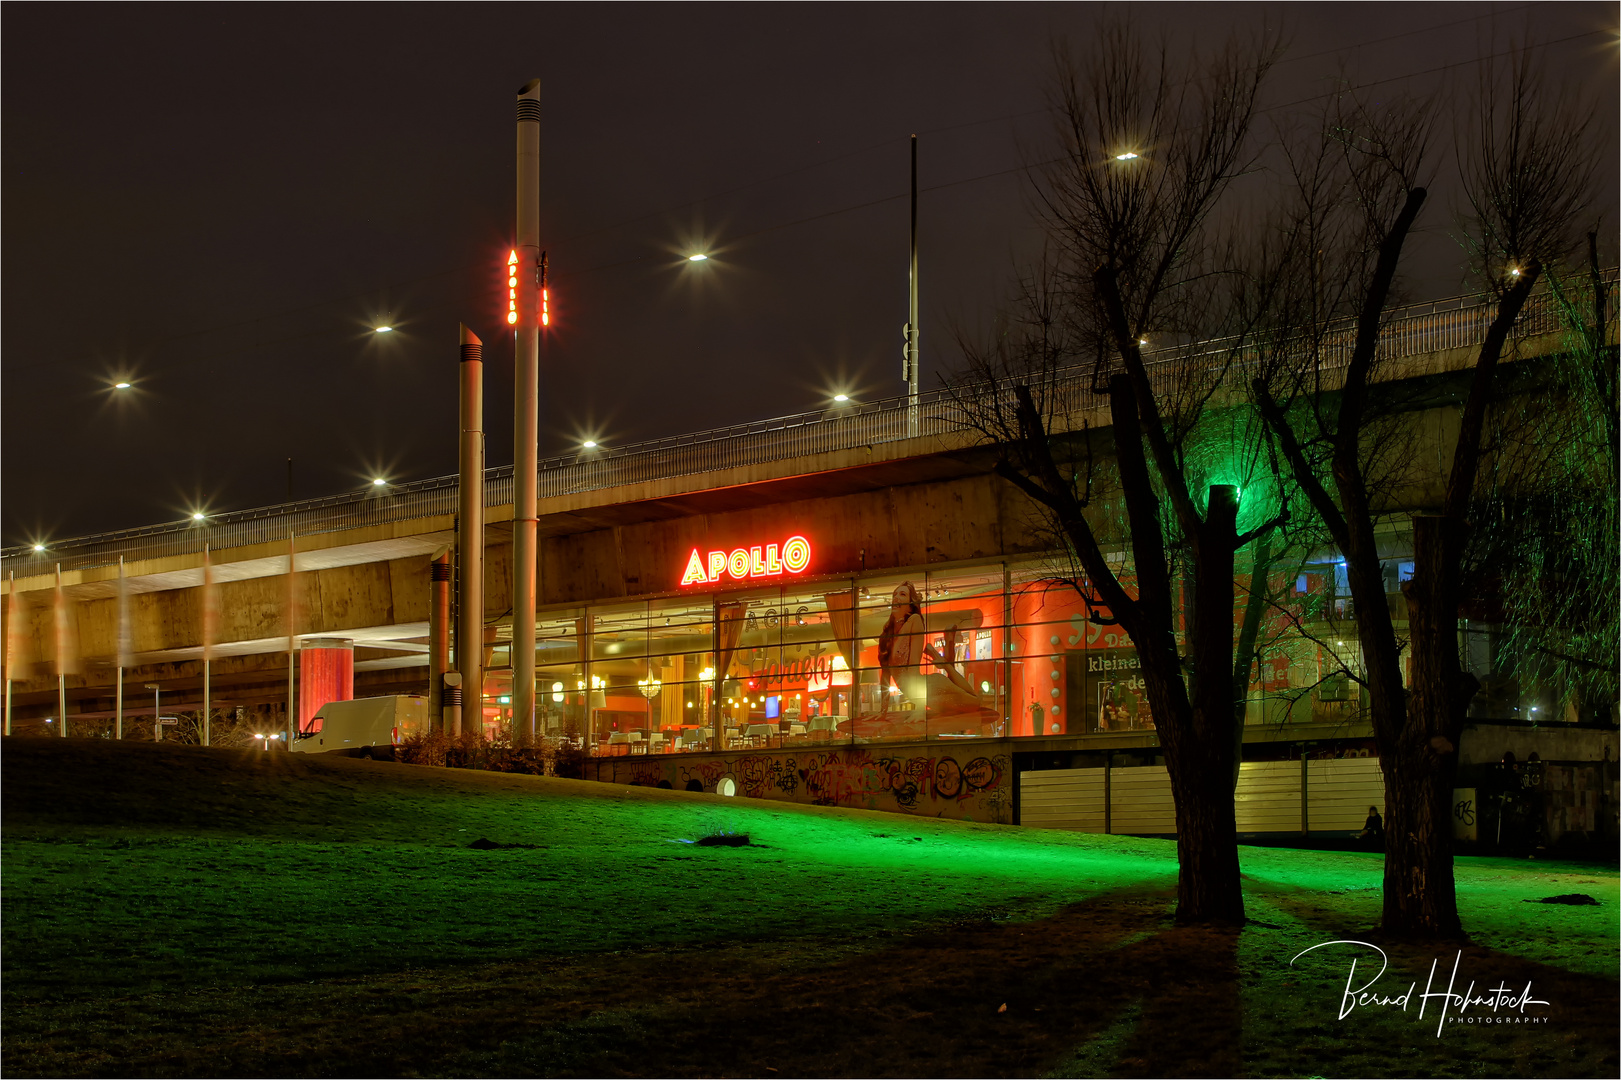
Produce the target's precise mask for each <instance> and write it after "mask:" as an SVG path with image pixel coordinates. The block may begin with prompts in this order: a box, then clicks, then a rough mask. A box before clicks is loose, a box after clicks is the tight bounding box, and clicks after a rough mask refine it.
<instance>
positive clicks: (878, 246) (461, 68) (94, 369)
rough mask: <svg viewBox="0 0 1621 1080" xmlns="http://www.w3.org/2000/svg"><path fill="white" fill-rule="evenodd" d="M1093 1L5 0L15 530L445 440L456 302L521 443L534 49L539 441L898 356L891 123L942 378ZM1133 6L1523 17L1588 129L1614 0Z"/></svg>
mask: <svg viewBox="0 0 1621 1080" xmlns="http://www.w3.org/2000/svg"><path fill="white" fill-rule="evenodd" d="M1114 10H1116V11H1119V10H1124V9H1123V8H1122V7H1118V6H1117V7H1116V8H1115V9H1114ZM1100 11H1101V8H1100V6H1097V5H1087V4H1077V5H1069V6H1063V7H1049V6H1010V5H987V4H979V5H971V4H958V5H950V6H938V7H937V6H931V5H904V6H902V5H893V6H889V5H840V6H831V5H828V6H777V5H772V6H751V5H724V6H679V5H658V6H647V7H643V6H635V5H578V6H565V5H536V4H524V5H518V4H511V5H490V6H473V5H467V6H462V5H430V4H417V5H398V6H395V5H383V4H372V5H228V6H216V5H202V4H196V5H133V4H131V5H117V6H95V5H81V4H30V5H19V4H14V5H9V6H8V7H7V8H6V12H5V22H4V28H5V39H4V40H5V43H4V54H3V55H4V71H3V80H4V82H3V86H4V106H3V108H4V114H3V115H4V131H3V135H0V138H3V151H4V169H5V179H6V185H5V190H4V196H5V206H4V209H5V230H4V274H5V277H4V286H5V309H4V313H5V320H4V327H3V334H4V336H3V345H4V353H3V391H4V397H3V408H4V415H3V420H4V426H3V438H4V442H3V452H4V461H3V467H4V473H3V481H4V490H3V506H0V509H3V522H0V531H3V535H4V540H5V543H7V544H17V543H22V542H26V541H32V540H34V539H36V538H37V539H46V540H49V539H61V538H64V537H68V536H75V535H81V534H85V533H91V532H97V531H102V530H107V529H117V528H125V527H130V526H138V525H144V524H149V523H154V522H159V521H167V520H174V519H177V518H180V517H182V516H184V514H185V513H187V512H189V511H190V510H191V509H194V508H203V509H207V510H210V511H222V510H235V509H245V508H249V507H254V506H261V505H265V504H269V503H274V502H279V501H281V500H282V499H283V498H285V496H286V494H287V490H286V485H287V473H286V459H287V458H288V457H292V458H293V459H294V460H295V464H294V488H293V494H294V496H295V497H298V498H305V497H310V496H316V495H324V494H331V493H335V492H340V491H344V490H353V489H356V488H359V487H361V486H362V485H364V484H365V483H367V482H368V481H369V479H370V478H371V477H372V476H377V475H381V476H385V477H387V478H389V479H390V480H394V481H408V480H415V479H423V478H427V477H431V476H439V475H444V474H448V473H452V472H454V471H455V469H456V437H455V421H456V358H457V351H456V324H457V323H458V322H461V321H465V322H466V323H468V324H469V325H470V326H471V327H472V328H473V329H474V330H475V331H477V332H478V333H480V334H481V335H482V336H483V337H484V338H485V341H486V345H487V348H486V377H487V379H488V394H489V398H488V403H487V412H486V428H487V429H488V431H489V433H490V434H489V461H490V463H491V464H492V465H499V464H507V463H510V462H511V460H512V450H511V446H512V435H511V425H512V420H511V416H512V413H511V408H512V405H511V384H512V371H511V356H512V347H511V335H510V333H508V332H502V331H500V330H499V329H498V327H499V326H500V325H501V324H500V313H501V310H502V309H501V304H502V297H501V294H500V293H499V292H498V291H497V290H498V282H497V267H498V266H499V265H500V262H501V260H502V259H503V258H504V256H505V252H506V250H507V249H506V245H507V244H508V241H509V239H510V233H511V228H512V216H513V200H514V195H513V189H512V185H513V156H514V124H513V96H514V93H515V92H516V90H517V89H518V87H519V86H520V85H521V84H523V83H524V82H525V81H526V80H527V79H529V78H531V77H533V76H537V75H538V76H539V77H540V78H541V79H542V93H543V117H544V123H543V129H542V170H543V178H542V192H541V200H542V221H543V226H542V228H543V231H542V243H543V245H545V246H546V247H547V248H548V250H549V255H550V262H551V266H552V287H553V311H554V313H555V320H554V332H553V333H552V335H551V340H550V341H549V343H548V344H547V345H545V346H543V351H542V356H541V365H542V371H541V382H542V390H541V394H542V396H541V432H542V434H541V452H542V454H543V455H551V454H559V453H564V452H572V451H573V450H574V449H575V448H576V447H577V446H578V444H579V441H580V440H581V439H582V438H586V437H594V438H596V439H598V440H599V441H601V442H603V443H604V444H606V445H615V444H623V443H626V442H631V441H636V440H641V439H648V438H656V437H659V436H663V435H671V434H677V433H680V432H686V431H694V430H698V429H702V428H708V427H714V426H719V425H726V424H732V423H736V422H740V421H746V420H751V419H759V418H764V417H770V416H777V415H782V414H785V413H792V412H798V411H801V410H805V409H812V408H819V407H821V406H823V405H824V404H825V403H826V402H827V400H828V398H829V396H830V395H831V394H832V393H834V392H836V391H839V390H844V391H847V392H849V393H851V394H852V395H854V396H856V397H857V398H858V399H860V400H872V399H875V398H881V397H889V396H892V395H895V394H898V393H900V392H902V390H903V389H904V386H903V384H902V383H901V382H900V344H901V335H900V328H901V324H902V323H903V322H904V321H905V319H906V295H907V282H906V270H907V244H908V224H907V199H906V190H907V183H908V146H907V137H908V136H909V135H910V134H911V133H913V132H916V133H917V134H918V135H919V145H920V150H919V158H920V170H921V178H920V186H921V188H922V191H923V193H922V196H921V199H920V207H921V208H920V229H921V233H922V242H921V248H922V250H921V272H920V282H921V288H922V310H923V316H922V342H921V344H922V355H923V373H924V382H925V385H926V386H928V385H935V384H936V383H937V382H938V380H939V378H940V377H941V375H943V374H945V373H947V372H949V371H950V370H951V369H952V368H954V367H955V366H956V365H957V364H958V362H959V360H958V356H957V354H956V350H955V349H954V348H953V347H952V345H951V334H950V327H951V326H952V324H953V322H954V321H955V322H957V323H959V324H966V325H973V324H975V323H976V322H983V321H984V320H986V319H987V318H988V317H989V315H990V314H991V312H992V311H993V310H994V309H995V307H996V305H997V303H998V302H999V300H1000V299H1001V298H1002V297H1003V296H1005V294H1006V291H1007V283H1008V280H1009V277H1010V272H1011V269H1012V267H1013V265H1014V264H1015V262H1016V261H1018V260H1019V259H1021V258H1023V257H1025V256H1027V255H1028V254H1029V253H1030V252H1032V251H1033V250H1035V248H1036V246H1037V245H1038V244H1039V234H1038V233H1037V232H1036V231H1035V230H1034V228H1033V227H1032V226H1031V224H1030V216H1029V211H1028V196H1029V190H1030V188H1029V179H1028V176H1027V175H1026V173H1025V172H1024V171H1023V170H1022V169H1021V166H1022V165H1023V164H1025V163H1027V162H1031V161H1039V160H1041V159H1042V158H1043V157H1045V156H1047V154H1046V153H1045V151H1046V149H1047V148H1048V147H1049V146H1051V145H1052V144H1051V142H1050V139H1049V136H1048V132H1049V131H1050V117H1049V116H1048V114H1047V113H1046V112H1045V111H1044V109H1043V103H1044V97H1043V77H1044V75H1045V74H1046V72H1047V71H1048V69H1049V65H1048V56H1049V51H1048V50H1049V42H1050V41H1051V40H1052V38H1053V37H1054V36H1069V37H1071V38H1074V39H1080V38H1083V37H1084V36H1085V35H1086V34H1087V33H1088V32H1089V30H1090V28H1091V27H1092V26H1093V25H1094V20H1095V19H1096V17H1097V16H1098V14H1099V13H1100ZM1135 11H1136V14H1137V16H1138V18H1139V19H1140V21H1141V22H1142V24H1143V25H1144V26H1145V28H1149V29H1158V28H1159V27H1161V26H1164V27H1166V28H1169V29H1171V30H1172V31H1173V33H1177V34H1197V35H1199V36H1201V37H1203V38H1205V39H1207V40H1213V39H1215V38H1219V37H1220V36H1223V35H1225V34H1226V33H1227V32H1228V31H1229V30H1231V29H1239V30H1244V29H1248V28H1253V27H1257V26H1259V25H1261V24H1262V22H1263V21H1265V20H1271V21H1272V22H1274V23H1275V22H1277V21H1278V20H1280V19H1281V20H1282V21H1283V24H1284V25H1285V26H1286V27H1287V28H1288V29H1289V32H1290V40H1291V45H1290V50H1289V53H1288V55H1287V61H1286V62H1285V63H1284V64H1283V65H1282V66H1281V67H1280V68H1279V69H1278V72H1277V77H1276V79H1275V82H1274V84H1273V85H1272V88H1271V90H1270V92H1269V100H1270V101H1271V102H1272V103H1274V104H1285V103H1288V102H1293V101H1297V100H1300V99H1303V98H1310V97H1312V96H1313V95H1319V94H1322V93H1323V92H1325V91H1327V90H1329V89H1330V88H1331V87H1332V86H1333V85H1334V80H1335V78H1336V76H1337V75H1338V73H1339V72H1340V71H1341V70H1344V71H1345V72H1347V73H1349V74H1350V75H1351V77H1352V79H1353V81H1354V82H1356V83H1358V84H1362V85H1365V86H1367V87H1368V88H1369V89H1370V91H1376V92H1377V93H1387V92H1388V93H1396V92H1406V93H1410V94H1417V95H1426V96H1427V95H1436V97H1435V100H1436V101H1437V103H1438V106H1437V107H1440V108H1450V107H1452V106H1450V105H1448V104H1446V102H1448V101H1450V100H1453V98H1449V97H1448V96H1447V95H1448V94H1449V93H1450V94H1452V95H1454V96H1455V95H1456V94H1457V93H1459V92H1462V91H1466V90H1467V89H1468V88H1469V87H1470V86H1472V85H1473V83H1474V81H1475V79H1476V78H1477V73H1476V68H1475V67H1474V66H1473V65H1472V64H1470V63H1468V62H1469V61H1471V60H1473V59H1474V58H1476V57H1479V56H1481V55H1483V54H1486V53H1490V52H1493V51H1500V50H1502V49H1503V48H1505V47H1506V46H1507V45H1508V43H1509V42H1510V40H1511V39H1518V38H1521V37H1523V36H1524V35H1525V33H1526V30H1527V19H1528V18H1531V19H1532V21H1531V23H1530V31H1531V34H1532V37H1533V39H1534V40H1538V41H1542V42H1546V43H1548V44H1547V45H1546V46H1545V49H1544V51H1545V52H1546V54H1547V56H1548V59H1549V60H1550V61H1551V62H1552V63H1551V68H1552V70H1554V71H1555V72H1558V73H1562V74H1569V75H1571V76H1573V77H1576V78H1577V79H1579V80H1580V81H1581V82H1582V83H1583V84H1584V85H1585V86H1586V87H1587V88H1588V89H1589V90H1590V91H1591V92H1592V94H1593V96H1594V98H1595V99H1596V100H1597V102H1598V103H1599V108H1600V112H1599V115H1598V116H1597V117H1596V120H1597V125H1596V126H1597V129H1598V130H1599V131H1600V132H1602V133H1605V135H1606V139H1610V138H1611V135H1612V133H1613V132H1615V130H1616V128H1617V116H1616V101H1617V93H1616V89H1617V67H1616V34H1615V29H1616V5H1615V4H1613V3H1547V4H1538V5H1535V6H1531V5H1524V4H1497V5H1487V4H1467V3H1464V4H1426V3H1411V4H1295V5H1287V6H1282V7H1280V6H1276V5H1250V4H1199V5H1193V4H1155V5H1145V6H1140V7H1137V8H1136V9H1135ZM1342 63H1343V65H1344V66H1343V69H1342V67H1341V64H1342ZM1603 152H1604V154H1605V155H1607V157H1606V161H1607V163H1608V164H1607V165H1606V169H1605V172H1604V173H1603V176H1604V179H1605V183H1606V185H1607V191H1608V200H1609V201H1608V203H1607V217H1606V218H1605V227H1606V228H1607V229H1608V230H1609V232H1610V233H1611V234H1613V232H1614V228H1615V222H1616V218H1615V213H1614V201H1615V189H1616V179H1615V177H1616V167H1615V149H1614V144H1613V141H1607V142H1606V143H1605V145H1604V147H1603ZM1449 224H1450V214H1449V213H1448V212H1446V211H1445V210H1444V208H1443V207H1440V206H1436V207H1434V208H1433V212H1431V213H1430V214H1429V215H1428V219H1427V221H1426V222H1425V233H1424V235H1423V236H1422V237H1421V238H1420V242H1419V245H1418V247H1417V249H1416V251H1415V255H1416V259H1415V262H1414V263H1413V280H1412V283H1411V284H1412V287H1413V290H1414V291H1415V293H1417V294H1419V295H1428V296H1443V295H1450V294H1452V293H1456V292H1459V291H1463V290H1464V288H1465V282H1464V279H1463V277H1462V273H1461V259H1460V257H1459V254H1458V249H1457V248H1456V246H1455V245H1454V244H1453V242H1452V241H1451V240H1449V239H1448V238H1447V236H1446V231H1447V228H1448V226H1449ZM1609 250H1610V252H1611V253H1612V255H1611V257H1612V258H1613V251H1614V248H1613V245H1612V246H1610V249H1609ZM695 251H704V252H707V253H709V254H710V255H711V256H712V258H711V260H710V261H709V262H708V263H705V264H691V263H688V262H687V261H686V260H685V258H684V257H685V256H686V255H687V254H690V253H692V252H695ZM384 323H386V324H389V325H392V326H394V327H396V328H397V330H396V332H394V333H392V334H384V335H379V334H376V333H374V332H372V330H371V327H374V326H376V325H380V324H384ZM120 377H124V378H128V379H129V380H130V381H131V382H133V383H134V389H133V390H131V391H126V392H123V393H120V394H118V395H116V396H115V395H114V393H113V392H112V391H111V390H109V386H110V384H111V383H112V382H114V381H116V380H117V379H118V378H120Z"/></svg>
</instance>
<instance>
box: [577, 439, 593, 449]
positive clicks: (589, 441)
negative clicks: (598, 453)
mask: <svg viewBox="0 0 1621 1080" xmlns="http://www.w3.org/2000/svg"><path fill="white" fill-rule="evenodd" d="M580 445H581V446H583V447H585V448H586V449H587V450H595V449H596V448H597V440H595V439H587V440H585V441H584V442H583V443H581V444H580Z"/></svg>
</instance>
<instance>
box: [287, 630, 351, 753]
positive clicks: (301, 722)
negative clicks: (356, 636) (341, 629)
mask: <svg viewBox="0 0 1621 1080" xmlns="http://www.w3.org/2000/svg"><path fill="white" fill-rule="evenodd" d="M298 683H299V685H298V729H299V730H300V731H307V730H309V724H310V720H311V718H312V717H314V716H315V714H316V713H317V712H319V711H320V709H321V706H323V705H325V704H326V703H327V702H329V701H351V700H353V699H354V696H355V643H354V642H353V641H350V640H349V639H348V638H307V639H305V641H304V643H303V646H302V648H301V651H300V652H299V655H298Z"/></svg>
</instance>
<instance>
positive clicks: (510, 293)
mask: <svg viewBox="0 0 1621 1080" xmlns="http://www.w3.org/2000/svg"><path fill="white" fill-rule="evenodd" d="M517 322H518V252H517V250H516V249H514V250H513V251H512V252H511V253H509V254H508V255H507V325H508V326H515V325H517Z"/></svg>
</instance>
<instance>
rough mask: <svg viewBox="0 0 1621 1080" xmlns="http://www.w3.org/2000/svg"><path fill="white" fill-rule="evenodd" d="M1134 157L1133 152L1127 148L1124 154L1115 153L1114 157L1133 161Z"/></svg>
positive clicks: (1117, 159)
mask: <svg viewBox="0 0 1621 1080" xmlns="http://www.w3.org/2000/svg"><path fill="white" fill-rule="evenodd" d="M1136 157H1137V155H1136V154H1135V153H1134V152H1132V151H1130V150H1127V151H1126V152H1125V153H1124V154H1116V155H1115V156H1114V159H1115V160H1116V161H1133V160H1135V159H1136Z"/></svg>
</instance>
